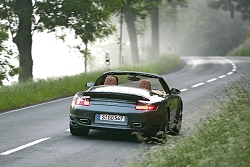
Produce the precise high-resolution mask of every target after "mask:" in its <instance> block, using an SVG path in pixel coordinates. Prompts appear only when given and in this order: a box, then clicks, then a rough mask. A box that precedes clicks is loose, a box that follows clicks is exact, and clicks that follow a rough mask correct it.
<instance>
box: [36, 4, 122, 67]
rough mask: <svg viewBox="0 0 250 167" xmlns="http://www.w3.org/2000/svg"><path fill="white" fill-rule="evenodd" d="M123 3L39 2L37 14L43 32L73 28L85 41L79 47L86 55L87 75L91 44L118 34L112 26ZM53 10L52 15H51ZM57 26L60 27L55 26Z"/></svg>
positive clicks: (78, 36) (76, 34) (76, 36)
mask: <svg viewBox="0 0 250 167" xmlns="http://www.w3.org/2000/svg"><path fill="white" fill-rule="evenodd" d="M116 5H119V3H113V4H111V2H109V1H108V0H106V1H105V0H103V1H99V0H62V1H61V2H59V1H58V0H51V1H49V2H46V3H42V2H38V3H37V8H38V10H37V15H39V16H40V21H41V22H42V23H43V25H42V26H41V27H39V28H40V29H44V28H46V29H48V30H50V31H56V28H57V27H61V28H63V29H71V30H73V31H74V34H75V38H79V39H81V41H82V42H83V44H84V46H83V47H82V46H81V45H80V44H79V45H77V46H76V47H75V48H77V49H78V50H79V52H80V53H82V54H83V55H84V62H85V63H84V64H85V72H87V59H88V57H89V55H90V50H89V49H88V48H89V47H88V46H89V44H90V43H93V42H95V41H96V40H97V39H102V38H104V37H106V36H108V35H109V34H111V33H113V32H114V31H115V27H114V26H113V25H111V23H110V16H111V14H113V12H114V10H115V9H116ZM48 11H50V12H48ZM55 23H56V25H55Z"/></svg>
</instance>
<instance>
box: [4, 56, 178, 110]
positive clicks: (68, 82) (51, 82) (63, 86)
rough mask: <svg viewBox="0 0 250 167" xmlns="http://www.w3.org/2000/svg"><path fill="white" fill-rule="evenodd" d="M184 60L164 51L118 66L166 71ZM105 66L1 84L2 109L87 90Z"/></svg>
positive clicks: (158, 71)
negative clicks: (148, 58) (45, 77)
mask: <svg viewBox="0 0 250 167" xmlns="http://www.w3.org/2000/svg"><path fill="white" fill-rule="evenodd" d="M181 63H182V60H181V59H180V58H179V57H178V56H177V55H175V54H167V55H166V54H164V55H162V56H160V57H159V58H157V59H155V60H152V61H150V62H143V63H140V64H138V65H124V66H121V67H120V68H119V69H111V70H129V71H142V72H149V73H157V74H163V73H167V72H169V71H170V70H173V69H175V68H176V67H178V66H180V65H181ZM105 71H107V70H106V69H103V70H99V71H94V72H90V73H82V74H78V75H74V76H65V77H58V78H49V79H38V80H36V81H30V82H25V83H19V84H14V85H11V86H2V87H0V113H1V112H5V111H8V110H11V109H16V108H21V107H25V106H29V105H33V104H38V103H42V102H46V101H50V100H55V99H59V98H64V97H69V96H73V95H74V94H75V93H76V92H78V91H80V90H85V89H86V88H87V87H85V83H86V82H89V81H95V80H96V79H97V78H98V77H99V76H100V75H101V74H102V73H103V72H105Z"/></svg>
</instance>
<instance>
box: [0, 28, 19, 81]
mask: <svg viewBox="0 0 250 167" xmlns="http://www.w3.org/2000/svg"><path fill="white" fill-rule="evenodd" d="M8 39H9V36H8V33H7V32H6V31H5V29H4V28H3V26H2V25H0V86H2V85H3V80H5V79H6V80H9V77H13V76H15V75H16V74H18V68H17V67H15V66H14V65H12V64H11V63H10V59H11V57H10V56H11V55H13V54H14V52H13V51H12V50H11V49H8V48H7V47H6V46H5V45H4V42H5V41H7V40H8Z"/></svg>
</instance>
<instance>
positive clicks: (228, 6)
mask: <svg viewBox="0 0 250 167" xmlns="http://www.w3.org/2000/svg"><path fill="white" fill-rule="evenodd" d="M209 7H211V8H213V9H217V10H218V9H221V10H224V11H229V12H230V13H231V17H232V18H234V16H235V14H234V13H235V11H236V12H240V13H241V14H242V19H243V20H246V19H248V20H250V10H249V8H250V1H247V0H244V1H242V0H230V1H229V0H209Z"/></svg>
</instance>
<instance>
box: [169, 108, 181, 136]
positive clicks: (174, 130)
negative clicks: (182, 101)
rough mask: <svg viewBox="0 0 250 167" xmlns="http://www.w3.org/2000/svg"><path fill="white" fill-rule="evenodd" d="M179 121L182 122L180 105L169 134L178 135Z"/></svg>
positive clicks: (179, 129)
mask: <svg viewBox="0 0 250 167" xmlns="http://www.w3.org/2000/svg"><path fill="white" fill-rule="evenodd" d="M181 123H182V107H181V109H180V111H179V116H178V118H177V120H176V121H175V123H174V124H173V126H172V127H171V128H170V134H171V135H178V134H179V133H180V131H181Z"/></svg>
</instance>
